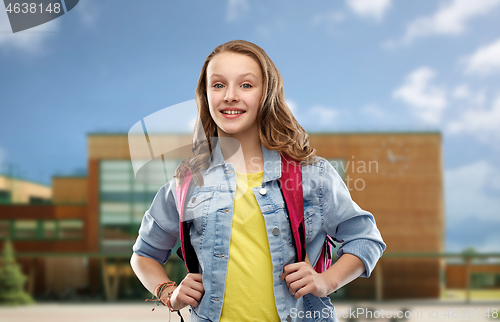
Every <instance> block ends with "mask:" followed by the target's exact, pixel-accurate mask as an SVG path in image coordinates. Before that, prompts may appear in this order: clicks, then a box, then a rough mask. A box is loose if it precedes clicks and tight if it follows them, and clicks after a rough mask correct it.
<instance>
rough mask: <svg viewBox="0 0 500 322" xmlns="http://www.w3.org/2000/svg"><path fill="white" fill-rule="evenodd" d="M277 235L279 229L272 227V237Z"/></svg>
mask: <svg viewBox="0 0 500 322" xmlns="http://www.w3.org/2000/svg"><path fill="white" fill-rule="evenodd" d="M279 233H280V229H279V228H278V227H274V228H273V235H274V236H278V235H279Z"/></svg>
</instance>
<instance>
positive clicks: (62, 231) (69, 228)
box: [59, 220, 83, 239]
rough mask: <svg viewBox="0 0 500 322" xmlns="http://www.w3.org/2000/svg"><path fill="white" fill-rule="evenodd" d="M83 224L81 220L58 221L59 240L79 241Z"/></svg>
mask: <svg viewBox="0 0 500 322" xmlns="http://www.w3.org/2000/svg"><path fill="white" fill-rule="evenodd" d="M82 237H83V222H82V221H81V220H60V221H59V239H81V238H82Z"/></svg>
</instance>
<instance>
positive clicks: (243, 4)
mask: <svg viewBox="0 0 500 322" xmlns="http://www.w3.org/2000/svg"><path fill="white" fill-rule="evenodd" d="M249 9H250V5H249V4H248V2H247V0H228V3H227V12H226V22H233V21H235V20H237V19H238V18H239V17H241V16H242V15H243V14H244V13H245V12H247V11H248V10H249Z"/></svg>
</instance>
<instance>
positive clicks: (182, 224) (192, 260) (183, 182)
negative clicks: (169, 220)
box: [176, 168, 199, 273]
mask: <svg viewBox="0 0 500 322" xmlns="http://www.w3.org/2000/svg"><path fill="white" fill-rule="evenodd" d="M192 177H193V174H192V172H191V170H190V169H188V168H186V169H185V170H184V171H183V173H182V175H181V178H177V179H178V180H180V183H179V187H178V189H177V190H176V195H177V202H178V204H179V209H178V210H179V235H180V239H181V247H180V249H181V253H180V254H179V250H177V255H179V257H181V258H182V260H184V263H185V264H186V268H187V270H188V272H189V273H198V272H199V269H198V266H199V265H198V258H197V257H196V253H195V252H194V248H193V245H191V238H190V235H189V228H190V225H189V224H188V223H187V222H186V221H184V220H183V218H184V208H185V207H184V205H185V203H186V197H187V194H188V190H189V185H190V184H191V179H192Z"/></svg>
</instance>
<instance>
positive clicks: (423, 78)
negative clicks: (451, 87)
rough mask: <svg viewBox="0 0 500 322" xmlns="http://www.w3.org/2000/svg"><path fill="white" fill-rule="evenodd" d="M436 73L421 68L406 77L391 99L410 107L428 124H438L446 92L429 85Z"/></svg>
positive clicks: (444, 103) (445, 102)
mask: <svg viewBox="0 0 500 322" xmlns="http://www.w3.org/2000/svg"><path fill="white" fill-rule="evenodd" d="M435 75H436V73H435V72H434V71H433V70H432V69H431V68H429V67H421V68H419V69H417V70H415V71H413V72H412V73H411V74H410V75H408V76H407V77H406V81H405V83H404V84H403V85H402V86H401V87H400V88H398V89H396V90H395V91H394V92H393V94H392V95H393V97H394V98H398V99H401V100H403V101H404V102H405V103H406V104H408V105H410V107H411V109H412V112H413V113H414V114H415V115H416V116H417V117H418V118H420V119H421V120H423V121H424V122H426V123H429V124H433V125H435V124H438V123H439V122H440V121H441V115H442V113H443V110H444V108H445V107H446V105H447V104H448V103H447V99H446V92H445V91H444V90H443V89H442V88H440V87H437V86H434V85H431V84H429V83H430V81H431V80H432V79H433V78H434V77H435Z"/></svg>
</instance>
